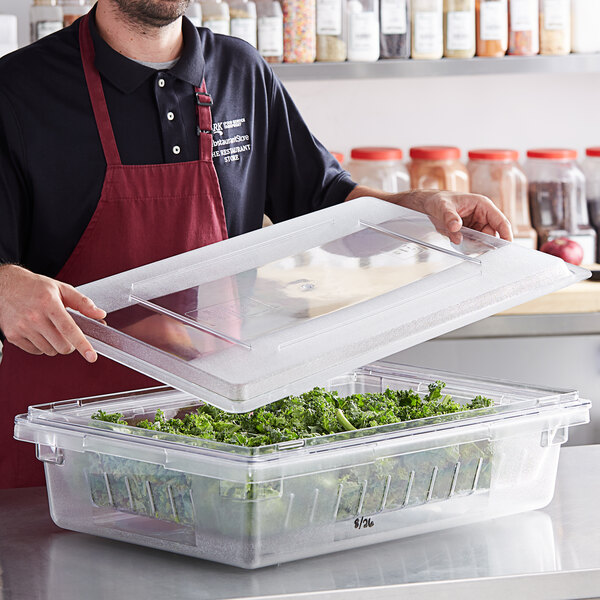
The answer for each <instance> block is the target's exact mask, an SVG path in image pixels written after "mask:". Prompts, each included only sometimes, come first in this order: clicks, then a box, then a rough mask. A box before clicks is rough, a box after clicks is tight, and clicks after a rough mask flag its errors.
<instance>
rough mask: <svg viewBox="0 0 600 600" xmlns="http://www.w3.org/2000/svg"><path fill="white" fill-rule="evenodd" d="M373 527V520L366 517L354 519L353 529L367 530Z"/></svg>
mask: <svg viewBox="0 0 600 600" xmlns="http://www.w3.org/2000/svg"><path fill="white" fill-rule="evenodd" d="M373 525H375V523H374V522H373V519H369V518H367V517H360V519H354V529H368V528H369V527H373Z"/></svg>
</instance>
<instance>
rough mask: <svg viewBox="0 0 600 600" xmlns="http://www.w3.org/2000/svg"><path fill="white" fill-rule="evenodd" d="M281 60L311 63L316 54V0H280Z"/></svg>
mask: <svg viewBox="0 0 600 600" xmlns="http://www.w3.org/2000/svg"><path fill="white" fill-rule="evenodd" d="M282 6H283V60H284V61H285V62H290V63H311V62H314V60H315V58H316V56H317V31H316V12H317V5H316V0H282Z"/></svg>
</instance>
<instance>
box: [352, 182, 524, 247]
mask: <svg viewBox="0 0 600 600" xmlns="http://www.w3.org/2000/svg"><path fill="white" fill-rule="evenodd" d="M363 196H372V197H374V198H380V199H381V200H386V201H387V202H393V203H394V204H398V205H399V206H404V207H405V208H410V209H412V210H416V211H418V212H421V213H424V214H426V215H427V216H429V217H430V218H431V219H432V220H433V221H434V223H437V224H439V225H441V226H443V227H444V228H445V229H446V230H447V232H448V236H449V237H450V240H451V241H452V242H454V243H460V241H461V239H462V236H461V235H460V229H461V227H463V226H464V227H469V228H470V229H475V230H477V231H481V232H483V233H487V234H489V235H494V236H495V235H496V234H498V235H499V236H500V237H501V238H502V239H504V240H507V241H509V242H510V241H512V239H513V236H512V229H511V226H510V223H509V221H508V219H507V218H506V217H505V216H504V215H503V214H502V212H500V210H499V209H498V208H497V207H496V205H495V204H494V203H493V202H492V201H491V200H490V199H489V198H486V197H485V196H480V195H479V194H466V193H461V192H446V191H440V190H412V191H410V192H400V193H398V194H390V193H387V192H382V191H380V190H375V189H371V188H367V187H364V186H361V185H357V186H356V187H355V188H354V190H352V192H351V193H350V194H349V195H348V197H347V198H346V201H348V200H353V199H354V198H360V197H363Z"/></svg>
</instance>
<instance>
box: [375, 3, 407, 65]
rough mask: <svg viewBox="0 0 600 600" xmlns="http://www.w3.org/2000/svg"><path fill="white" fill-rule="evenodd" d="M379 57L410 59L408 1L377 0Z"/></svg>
mask: <svg viewBox="0 0 600 600" xmlns="http://www.w3.org/2000/svg"><path fill="white" fill-rule="evenodd" d="M379 56H380V58H409V57H410V0H379Z"/></svg>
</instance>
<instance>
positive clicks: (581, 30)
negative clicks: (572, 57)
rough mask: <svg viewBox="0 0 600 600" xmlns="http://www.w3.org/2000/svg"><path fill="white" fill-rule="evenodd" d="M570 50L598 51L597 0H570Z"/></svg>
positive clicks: (599, 14) (599, 17)
mask: <svg viewBox="0 0 600 600" xmlns="http://www.w3.org/2000/svg"><path fill="white" fill-rule="evenodd" d="M571 51H572V52H588V53H591V52H600V2H598V0H571Z"/></svg>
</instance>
